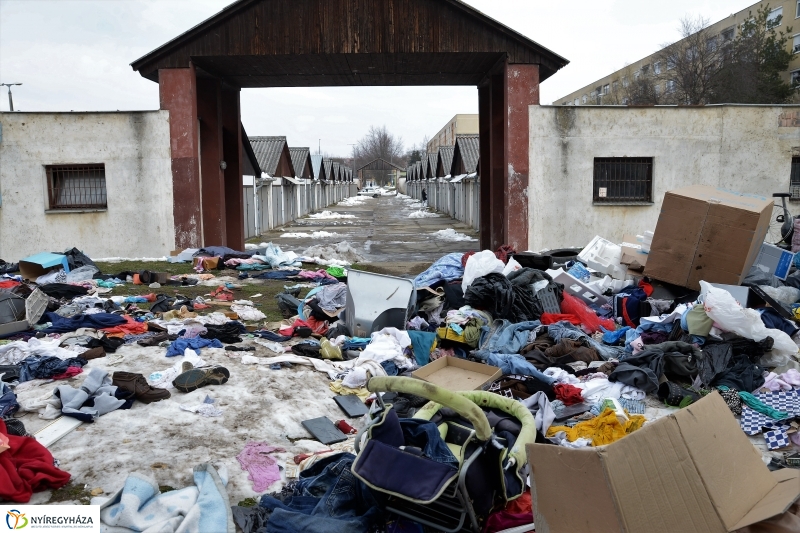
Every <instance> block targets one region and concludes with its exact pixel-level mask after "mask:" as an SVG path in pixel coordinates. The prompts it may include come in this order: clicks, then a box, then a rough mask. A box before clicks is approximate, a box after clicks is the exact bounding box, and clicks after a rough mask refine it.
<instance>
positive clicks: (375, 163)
mask: <svg viewBox="0 0 800 533" xmlns="http://www.w3.org/2000/svg"><path fill="white" fill-rule="evenodd" d="M360 170H403V168H402V167H399V166H397V165H395V164H394V163H390V162H389V161H387V160H385V159H383V158H381V157H379V158H377V159H373V160H372V161H370V162H369V163H367V164H366V165H364V166H363V167H360V168H358V169H356V171H360Z"/></svg>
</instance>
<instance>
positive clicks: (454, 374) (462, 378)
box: [411, 357, 503, 391]
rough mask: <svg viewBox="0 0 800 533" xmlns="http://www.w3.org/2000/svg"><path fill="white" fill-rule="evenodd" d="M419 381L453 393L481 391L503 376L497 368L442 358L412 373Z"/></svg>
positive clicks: (457, 359) (456, 358) (454, 358)
mask: <svg viewBox="0 0 800 533" xmlns="http://www.w3.org/2000/svg"><path fill="white" fill-rule="evenodd" d="M411 375H412V376H413V377H415V378H417V379H421V380H423V381H427V382H428V383H433V384H434V385H438V386H440V387H443V388H445V389H447V390H451V391H468V390H479V389H484V388H486V387H488V386H489V385H490V384H491V383H492V382H493V381H495V380H498V379H500V378H501V377H502V376H503V372H502V370H500V369H499V368H497V367H496V366H491V365H484V364H483V363H473V362H472V361H467V360H465V359H459V358H458V357H442V358H441V359H437V360H436V361H434V362H432V363H428V364H427V365H425V366H423V367H422V368H419V369H417V370H415V371H414V372H412V373H411Z"/></svg>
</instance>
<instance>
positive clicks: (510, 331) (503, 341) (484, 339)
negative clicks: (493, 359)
mask: <svg viewBox="0 0 800 533" xmlns="http://www.w3.org/2000/svg"><path fill="white" fill-rule="evenodd" d="M541 325H542V323H541V322H539V321H538V320H533V321H530V322H519V323H516V324H514V323H511V322H509V321H508V320H502V319H501V320H495V321H494V323H493V324H492V327H491V329H489V328H487V327H486V326H484V327H483V328H482V333H481V344H480V349H481V350H482V351H485V352H491V353H519V351H520V350H522V348H524V347H525V345H526V344H528V335H529V332H530V331H532V330H535V329H536V328H538V327H540V326H541Z"/></svg>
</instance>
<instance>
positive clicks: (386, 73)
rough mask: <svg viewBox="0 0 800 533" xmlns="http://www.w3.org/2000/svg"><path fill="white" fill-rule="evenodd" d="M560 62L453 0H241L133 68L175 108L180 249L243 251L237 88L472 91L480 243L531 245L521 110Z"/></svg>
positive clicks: (176, 210)
mask: <svg viewBox="0 0 800 533" xmlns="http://www.w3.org/2000/svg"><path fill="white" fill-rule="evenodd" d="M567 63H568V61H567V60H566V59H564V58H563V57H561V56H559V55H557V54H555V53H553V52H551V51H550V50H548V49H546V48H544V47H542V46H540V45H539V44H537V43H535V42H534V41H532V40H530V39H528V38H527V37H524V36H523V35H521V34H519V33H517V32H515V31H513V30H511V29H510V28H508V27H506V26H504V25H502V24H500V23H499V22H497V21H495V20H493V19H491V18H489V17H487V16H486V15H484V14H482V13H480V12H479V11H477V10H475V9H474V8H472V7H470V6H468V5H467V4H465V3H463V2H461V1H460V0H239V1H237V2H234V3H233V4H231V5H230V6H228V7H227V8H225V9H224V10H222V11H221V12H220V13H218V14H217V15H215V16H213V17H211V18H210V19H208V20H206V21H205V22H203V23H201V24H199V25H197V26H195V27H194V28H192V29H190V30H189V31H187V32H186V33H184V34H182V35H180V36H178V37H176V38H175V39H173V40H172V41H170V42H168V43H166V44H164V45H163V46H161V47H159V48H157V49H156V50H154V51H152V52H150V53H149V54H147V55H145V56H144V57H142V58H140V59H138V60H136V61H135V62H134V63H133V64H132V67H133V69H134V70H135V71H137V72H139V73H140V74H141V75H142V76H144V77H145V78H148V79H150V80H153V81H155V82H158V84H159V88H160V99H161V108H162V109H166V110H169V111H170V137H171V149H172V174H173V189H174V193H175V194H174V198H175V206H174V213H175V233H176V244H177V246H178V247H198V246H202V245H203V244H223V245H227V246H231V247H233V248H241V247H243V245H244V233H243V228H242V220H243V218H242V210H243V207H242V177H241V174H242V170H241V169H242V148H241V146H242V138H241V135H242V134H241V131H242V128H241V116H240V105H239V96H240V91H241V89H242V88H254V87H322V86H360V85H364V86H386V85H413V86H424V85H472V86H476V87H477V88H478V108H479V113H480V127H479V129H480V161H481V163H480V165H481V167H480V169H481V172H480V174H481V220H482V223H481V245H482V246H483V247H486V248H492V249H494V248H496V247H497V246H499V245H500V244H504V243H508V244H511V245H512V246H514V247H516V248H517V249H521V250H525V249H527V248H528V225H529V214H528V166H529V162H528V142H529V124H528V120H529V119H528V116H529V115H528V107H529V106H530V105H537V104H539V83H540V82H542V81H544V80H546V79H547V78H549V77H550V76H552V75H553V74H554V73H555V72H556V71H558V70H559V69H560V68H562V67H564V66H565V65H566V64H567ZM223 162H224V164H223ZM221 199H222V201H220V200H221Z"/></svg>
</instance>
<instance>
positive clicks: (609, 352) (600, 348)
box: [547, 322, 630, 361]
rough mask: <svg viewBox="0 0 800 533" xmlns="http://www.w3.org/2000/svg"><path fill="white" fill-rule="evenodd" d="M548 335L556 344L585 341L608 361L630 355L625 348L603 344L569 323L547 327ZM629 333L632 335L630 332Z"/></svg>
mask: <svg viewBox="0 0 800 533" xmlns="http://www.w3.org/2000/svg"><path fill="white" fill-rule="evenodd" d="M547 333H548V335H550V338H552V339H553V340H554V341H556V342H559V341H560V340H561V339H572V340H585V341H586V342H587V343H588V344H589V346H591V347H592V348H594V349H595V350H597V353H598V354H599V355H600V357H602V358H603V359H605V360H606V361H608V360H609V359H620V358H622V357H625V356H627V355H629V353H628V352H627V351H626V350H625V348H621V347H618V346H606V345H605V344H601V343H599V342H597V341H596V340H594V339H593V338H591V337H590V336H588V335H587V334H586V333H584V332H583V331H581V330H580V329H578V328H577V327H575V326H573V325H572V324H570V323H569V322H559V323H558V324H551V325H549V326H547ZM627 333H630V331H628V332H627Z"/></svg>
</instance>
